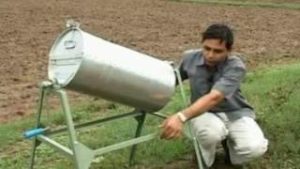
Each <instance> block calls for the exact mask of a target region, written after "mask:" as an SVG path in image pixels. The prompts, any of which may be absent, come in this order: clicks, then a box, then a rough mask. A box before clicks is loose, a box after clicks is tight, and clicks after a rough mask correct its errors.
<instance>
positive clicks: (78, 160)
mask: <svg viewBox="0 0 300 169" xmlns="http://www.w3.org/2000/svg"><path fill="white" fill-rule="evenodd" d="M57 92H58V93H59V96H60V99H61V103H62V108H63V111H64V114H65V118H66V123H67V128H68V130H67V131H68V134H69V139H70V147H71V149H72V151H73V162H74V164H75V168H76V169H88V168H89V166H90V165H91V162H92V159H93V157H94V152H93V151H92V150H90V149H89V148H88V147H86V146H85V145H83V144H81V143H80V142H78V141H77V138H76V131H75V125H74V123H73V118H72V115H71V110H70V106H69V102H68V98H67V95H66V92H65V91H63V90H58V91H57Z"/></svg>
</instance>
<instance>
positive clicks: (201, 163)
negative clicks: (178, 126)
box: [175, 69, 208, 169]
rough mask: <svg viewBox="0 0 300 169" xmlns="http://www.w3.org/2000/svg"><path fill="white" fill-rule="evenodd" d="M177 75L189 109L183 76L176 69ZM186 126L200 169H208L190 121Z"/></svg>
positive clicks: (182, 95)
mask: <svg viewBox="0 0 300 169" xmlns="http://www.w3.org/2000/svg"><path fill="white" fill-rule="evenodd" d="M175 74H176V77H177V79H178V84H179V87H180V93H181V97H182V100H183V103H184V106H185V107H188V102H187V99H186V95H185V92H184V89H183V84H182V79H181V76H180V73H179V70H178V69H175ZM186 125H187V128H188V131H187V132H188V133H185V135H186V136H187V137H188V138H189V139H191V140H192V141H193V145H194V149H195V153H196V156H197V164H198V168H199V169H206V168H208V167H206V165H205V162H204V159H203V155H202V152H201V147H200V144H199V140H198V139H197V137H196V134H195V133H194V130H193V129H192V127H191V123H190V122H189V121H188V122H186Z"/></svg>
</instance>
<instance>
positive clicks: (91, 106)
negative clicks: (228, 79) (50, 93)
mask: <svg viewBox="0 0 300 169" xmlns="http://www.w3.org/2000/svg"><path fill="white" fill-rule="evenodd" d="M187 86H188V85H186V88H185V90H187V91H188V90H189V89H188V87H187ZM242 90H243V92H244V94H245V95H246V97H247V99H248V100H249V102H251V104H252V105H253V106H254V107H255V108H256V112H257V117H258V119H257V120H258V122H259V124H260V125H261V127H262V129H263V130H264V132H265V135H266V137H267V138H268V139H269V142H270V146H269V151H268V152H267V154H266V155H265V156H263V158H261V159H258V160H257V161H255V162H253V163H251V164H249V165H248V166H247V168H248V169H257V168H264V169H282V168H288V169H297V168H299V164H300V144H299V141H300V125H299V124H300V113H299V112H300V102H299V100H300V64H291V65H285V66H276V67H270V68H264V69H259V70H257V71H252V72H250V73H248V75H247V78H246V80H245V82H244V83H243V85H242ZM182 107H183V103H182V100H181V97H180V93H179V91H177V92H176V95H175V96H174V97H173V98H172V101H171V102H170V103H169V104H168V105H167V106H166V107H165V108H164V109H162V110H161V112H162V113H165V114H169V113H173V112H176V111H178V110H180V109H181V108H182ZM131 110H132V109H131V108H129V107H126V106H122V105H119V104H115V103H110V102H106V101H93V102H88V103H82V104H80V105H77V106H75V107H73V116H74V120H75V122H76V123H81V122H85V121H89V120H92V119H96V118H104V117H108V116H112V115H116V114H122V113H125V112H129V111H131ZM34 121H35V117H34V116H32V117H28V118H25V119H23V120H19V121H13V122H11V123H6V124H2V125H1V126H0V168H5V169H23V168H27V166H28V165H29V157H30V153H31V144H32V143H31V141H29V140H24V139H23V138H22V133H23V131H25V130H27V129H30V128H33V127H34ZM42 121H43V123H44V124H45V125H47V126H49V125H50V126H53V127H56V126H62V125H64V116H63V114H62V113H61V112H59V111H58V112H49V114H48V115H47V113H45V114H44V115H43V120H42ZM161 121H162V120H161V119H158V118H154V117H152V116H148V117H147V119H146V122H145V128H144V129H143V135H144V134H147V133H151V132H154V131H158V125H159V124H160V123H161ZM135 128H136V121H135V120H134V119H131V118H126V119H124V120H122V121H114V122H111V123H105V124H101V125H97V126H96V127H95V128H88V129H80V130H78V131H77V132H78V138H79V140H80V142H82V143H84V144H86V145H88V146H89V147H91V148H100V147H103V146H106V145H110V144H113V143H117V142H120V141H125V140H127V139H129V138H132V137H133V135H134V132H135ZM53 139H55V140H56V141H58V142H60V143H62V144H64V145H68V139H67V135H66V134H59V135H57V136H55V137H53ZM129 150H130V149H129V148H125V149H122V150H117V151H114V152H111V153H108V154H105V155H103V156H100V157H98V158H97V159H96V160H95V162H94V163H93V164H92V169H114V168H116V169H119V168H126V167H125V166H126V165H127V163H128V158H129ZM191 151H193V150H192V144H191V142H190V141H189V140H187V139H179V140H173V141H164V140H160V139H156V140H154V141H150V142H147V143H143V144H139V145H138V150H137V156H136V163H137V165H136V166H135V167H133V168H145V169H154V168H168V165H169V163H172V162H175V161H178V160H181V159H182V157H183V156H185V155H186V154H189V153H190V152H191ZM37 157H38V158H37V160H36V168H39V169H72V168H73V165H72V163H71V162H70V161H69V160H68V159H67V158H66V157H64V156H62V155H60V154H59V153H57V152H56V151H54V150H53V149H51V148H49V147H48V146H47V145H44V144H42V145H41V146H39V147H38V150H37ZM187 167H188V166H178V167H177V168H187Z"/></svg>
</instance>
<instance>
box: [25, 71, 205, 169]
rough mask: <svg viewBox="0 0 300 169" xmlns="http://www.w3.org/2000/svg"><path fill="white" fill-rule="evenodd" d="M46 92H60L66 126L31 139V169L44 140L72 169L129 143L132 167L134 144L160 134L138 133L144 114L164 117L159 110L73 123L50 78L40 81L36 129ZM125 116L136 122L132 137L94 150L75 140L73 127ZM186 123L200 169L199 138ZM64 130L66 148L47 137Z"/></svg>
mask: <svg viewBox="0 0 300 169" xmlns="http://www.w3.org/2000/svg"><path fill="white" fill-rule="evenodd" d="M175 72H176V75H177V79H178V81H179V86H180V90H181V95H182V99H183V101H184V104H185V106H188V103H187V100H186V97H185V93H184V90H183V84H182V81H181V78H180V76H179V72H178V70H175ZM46 91H47V92H55V93H57V94H58V95H59V97H60V103H61V106H62V109H63V112H64V115H65V121H66V124H67V125H66V127H63V128H60V129H56V130H49V131H48V130H47V132H45V133H43V134H38V135H36V136H35V138H34V140H33V148H32V153H31V161H30V169H33V168H34V163H35V156H36V154H35V152H36V149H37V147H38V146H39V145H40V144H41V143H46V144H48V145H49V146H51V147H52V148H53V149H56V150H57V151H59V152H60V153H62V154H63V155H65V156H67V157H69V158H70V159H71V160H72V161H73V163H74V168H75V169H88V168H89V167H90V165H91V163H92V160H93V159H94V157H95V156H99V155H102V154H105V153H109V152H111V151H115V150H119V149H122V148H125V147H129V146H132V148H131V153H130V156H129V166H131V165H132V164H133V162H134V156H135V152H136V148H137V144H139V143H143V142H146V141H149V140H152V139H154V138H157V135H158V134H159V133H152V134H148V135H145V136H141V132H142V128H143V125H144V122H145V118H146V115H147V114H151V115H155V116H157V117H159V118H162V119H164V118H166V116H165V115H163V114H160V113H158V112H157V113H146V112H144V111H139V110H135V111H133V112H129V113H125V114H121V115H116V116H112V117H107V118H104V119H98V120H94V121H89V122H86V123H82V124H77V125H75V124H74V122H73V118H72V114H71V110H70V106H69V102H68V98H67V94H66V92H65V91H64V90H63V89H61V88H60V87H59V86H56V85H55V84H53V83H51V82H49V81H45V82H42V84H41V87H40V99H39V104H38V109H37V110H38V112H37V123H36V128H42V127H43V126H42V125H41V115H42V110H43V103H44V100H45V97H46V95H45V92H46ZM125 117H134V118H135V119H136V120H137V122H138V124H137V129H136V132H135V137H134V138H133V139H130V140H127V141H123V142H120V143H116V144H113V145H109V146H106V147H102V148H99V149H96V150H92V149H90V148H89V147H87V146H85V145H83V144H82V143H80V142H79V141H78V140H77V137H76V129H79V128H84V127H89V126H91V125H95V124H99V123H104V122H109V121H112V120H118V119H121V118H125ZM187 126H188V129H189V133H190V138H191V139H192V141H193V145H194V148H195V151H196V155H197V161H198V167H199V169H205V165H204V162H203V157H202V154H201V148H200V147H199V141H198V140H197V139H196V137H195V135H194V133H193V130H192V128H191V126H190V123H189V122H187ZM65 131H66V132H67V133H68V137H69V142H70V147H65V146H63V145H62V144H60V143H58V142H56V141H54V140H52V139H50V138H49V137H48V136H50V135H54V134H58V133H61V132H65Z"/></svg>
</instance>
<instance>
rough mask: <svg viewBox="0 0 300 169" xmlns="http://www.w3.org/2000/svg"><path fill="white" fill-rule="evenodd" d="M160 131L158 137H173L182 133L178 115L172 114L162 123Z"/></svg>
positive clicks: (181, 124)
mask: <svg viewBox="0 0 300 169" xmlns="http://www.w3.org/2000/svg"><path fill="white" fill-rule="evenodd" d="M161 128H162V133H161V135H160V138H163V139H173V138H178V137H180V136H181V135H182V130H183V123H182V122H181V120H180V119H179V118H178V115H177V114H175V115H172V116H171V117H169V118H167V119H166V120H165V121H164V122H163V123H162V126H161Z"/></svg>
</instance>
